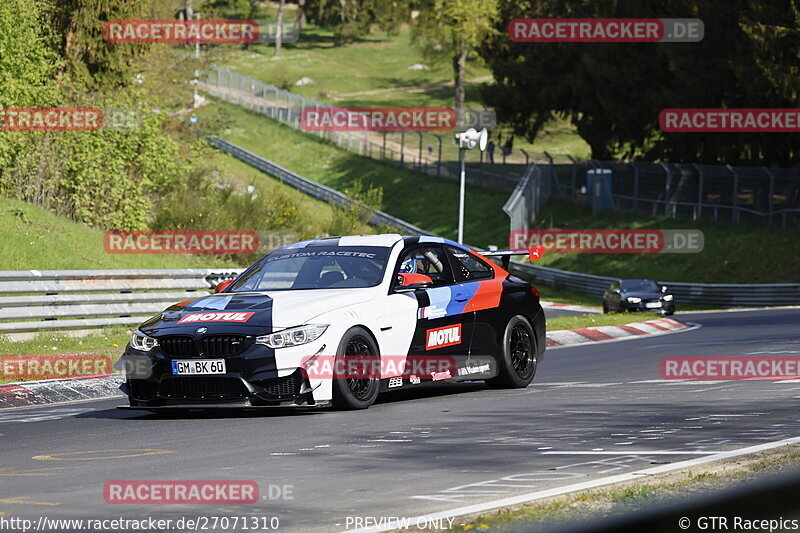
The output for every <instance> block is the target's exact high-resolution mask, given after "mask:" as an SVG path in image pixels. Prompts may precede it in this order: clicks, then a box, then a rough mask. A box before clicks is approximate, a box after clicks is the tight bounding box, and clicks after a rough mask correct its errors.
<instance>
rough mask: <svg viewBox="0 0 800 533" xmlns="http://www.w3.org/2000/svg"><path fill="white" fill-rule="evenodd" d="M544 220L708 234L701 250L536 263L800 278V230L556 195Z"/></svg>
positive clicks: (707, 277)
mask: <svg viewBox="0 0 800 533" xmlns="http://www.w3.org/2000/svg"><path fill="white" fill-rule="evenodd" d="M539 221H540V224H541V229H546V228H549V227H554V228H560V229H572V228H575V229H611V228H614V229H699V230H701V231H702V232H703V234H704V236H705V247H704V249H703V251H702V252H700V253H693V254H669V253H664V254H591V253H586V254H545V255H544V257H543V258H542V259H540V260H539V261H537V263H536V264H537V265H541V266H548V267H554V268H560V269H564V270H571V271H574V272H584V273H587V274H595V275H599V276H611V277H618V278H641V277H648V278H654V279H657V280H659V281H676V282H677V281H692V282H695V283H797V282H800V234H799V233H798V232H797V231H792V230H788V231H780V230H776V229H763V228H754V227H750V226H732V225H730V224H721V223H714V222H710V221H705V220H702V221H692V220H688V219H671V218H656V219H653V218H651V217H646V216H644V215H641V214H632V213H614V212H611V211H603V212H601V213H599V214H597V215H592V213H591V210H590V209H589V208H588V207H584V206H580V205H575V204H571V203H568V202H564V201H560V200H550V201H549V202H548V203H547V205H545V207H544V209H542V211H541V213H540V214H539ZM545 299H547V298H545ZM598 300H599V299H598ZM594 305H597V304H596V303H595V304H594Z"/></svg>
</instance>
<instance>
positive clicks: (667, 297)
mask: <svg viewBox="0 0 800 533" xmlns="http://www.w3.org/2000/svg"><path fill="white" fill-rule="evenodd" d="M663 300H664V301H665V302H671V301H672V295H671V294H667V295H665V296H664V298H663Z"/></svg>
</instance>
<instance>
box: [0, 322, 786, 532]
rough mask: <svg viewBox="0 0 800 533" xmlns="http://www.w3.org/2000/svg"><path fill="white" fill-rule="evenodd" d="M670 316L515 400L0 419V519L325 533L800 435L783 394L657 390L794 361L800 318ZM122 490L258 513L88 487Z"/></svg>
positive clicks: (76, 409)
mask: <svg viewBox="0 0 800 533" xmlns="http://www.w3.org/2000/svg"><path fill="white" fill-rule="evenodd" d="M676 318H678V319H679V320H683V321H688V322H693V323H696V324H699V325H700V326H701V327H700V328H698V329H694V330H691V331H686V332H680V333H675V334H669V335H661V336H655V337H650V338H643V339H635V340H626V341H621V342H608V343H602V344H597V345H587V346H578V347H572V348H559V349H554V350H550V351H548V359H547V360H546V361H545V362H543V363H542V365H541V366H540V367H539V372H538V374H537V377H536V379H535V381H534V383H533V385H532V386H531V387H530V388H528V389H525V390H512V391H491V390H488V389H486V388H485V387H484V386H483V385H482V384H461V385H439V386H434V387H429V388H427V389H418V390H416V391H410V392H403V393H393V394H391V395H388V396H385V397H383V399H382V400H381V401H380V403H379V404H377V405H375V406H373V407H372V408H370V409H369V410H367V411H362V412H326V411H317V412H297V411H289V410H282V411H271V412H266V413H265V412H260V413H242V412H239V411H234V412H224V413H221V414H219V413H218V414H216V415H207V414H194V413H192V414H190V415H188V416H184V417H175V418H157V417H155V416H153V415H147V414H142V413H139V412H132V411H122V410H118V409H115V406H116V405H118V404H121V403H122V399H121V398H120V399H117V400H106V401H93V402H86V403H76V404H70V405H62V406H51V407H39V408H26V409H17V410H7V411H3V412H0V477H2V478H3V479H2V483H1V484H0V516H6V517H8V516H24V517H31V518H33V519H38V518H39V517H41V516H46V517H49V518H57V517H58V518H65V517H71V518H85V519H97V518H113V517H127V518H132V519H142V518H147V517H149V516H154V517H171V518H175V519H177V518H179V517H198V516H264V517H273V516H275V517H278V518H279V521H280V527H279V530H280V531H337V530H343V529H346V528H347V527H352V525H353V523H354V522H353V521H352V517H365V516H370V517H381V516H417V515H420V514H423V513H427V512H435V511H445V510H447V509H451V508H456V507H461V506H463V505H466V504H472V503H478V502H482V501H488V500H493V499H498V498H501V497H506V496H511V495H514V494H520V493H526V492H532V491H535V490H539V489H544V488H550V487H555V486H559V485H565V484H571V483H576V482H579V481H586V480H589V479H594V478H597V477H602V476H609V475H615V474H620V473H625V472H630V471H634V470H639V469H642V468H646V467H649V466H651V465H653V464H661V463H668V462H676V461H682V460H686V459H691V458H696V457H702V456H704V455H707V454H711V453H713V452H717V451H721V450H733V449H737V448H742V447H745V446H751V445H755V444H761V443H766V442H771V441H776V440H780V439H784V438H788V437H795V436H799V435H800V413H799V412H798V404H800V382H799V381H790V382H775V381H729V382H718V381H711V382H710V381H705V382H697V381H680V382H667V381H663V380H661V379H660V377H659V361H660V359H661V358H662V357H664V356H670V355H671V356H712V355H715V356H730V355H748V354H750V355H756V354H758V355H781V354H785V355H790V354H795V355H797V354H800V328H798V324H800V309H780V310H769V311H744V312H720V313H685V314H679V315H677V316H676ZM129 479H146V480H159V479H161V480H163V479H177V480H210V479H214V480H219V479H227V480H254V481H256V482H257V483H258V485H259V487H260V492H261V498H262V501H261V503H260V504H254V505H240V506H232V505H195V506H183V507H179V506H172V505H170V506H149V507H148V506H132V505H109V504H107V503H105V500H104V497H103V486H104V483H105V482H106V481H109V480H129ZM270 486H273V487H278V486H280V487H283V486H290V487H291V494H290V495H289V497H290V498H291V499H289V498H282V497H279V496H278V494H277V493H278V492H279V491H278V490H277V489H275V488H273V490H272V494H270V490H269V487H270ZM270 496H272V497H273V498H274V499H270ZM347 517H351V520H350V521H349V522H348V520H347ZM455 524H458V519H456V521H455ZM445 525H446V523H445Z"/></svg>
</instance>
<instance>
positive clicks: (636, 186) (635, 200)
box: [631, 161, 639, 211]
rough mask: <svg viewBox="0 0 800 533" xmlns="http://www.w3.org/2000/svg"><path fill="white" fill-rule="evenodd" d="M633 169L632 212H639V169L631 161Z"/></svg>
mask: <svg viewBox="0 0 800 533" xmlns="http://www.w3.org/2000/svg"><path fill="white" fill-rule="evenodd" d="M631 166H632V167H633V210H634V211H638V210H639V167H637V166H636V163H635V162H634V161H631Z"/></svg>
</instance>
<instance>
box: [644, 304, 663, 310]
mask: <svg viewBox="0 0 800 533" xmlns="http://www.w3.org/2000/svg"><path fill="white" fill-rule="evenodd" d="M644 306H645V307H646V308H648V309H658V308H659V307H661V302H652V303H649V304H644Z"/></svg>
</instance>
